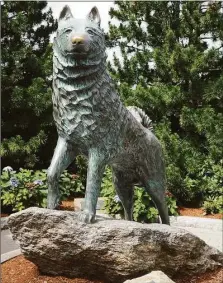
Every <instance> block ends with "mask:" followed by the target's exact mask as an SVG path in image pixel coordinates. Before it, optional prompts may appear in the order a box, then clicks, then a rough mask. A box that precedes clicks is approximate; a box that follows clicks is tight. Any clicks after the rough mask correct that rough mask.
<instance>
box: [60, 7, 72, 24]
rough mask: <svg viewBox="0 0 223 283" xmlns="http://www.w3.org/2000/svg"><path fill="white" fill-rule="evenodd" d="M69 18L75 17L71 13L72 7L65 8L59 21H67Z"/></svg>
mask: <svg viewBox="0 0 223 283" xmlns="http://www.w3.org/2000/svg"><path fill="white" fill-rule="evenodd" d="M69 18H73V15H72V13H71V10H70V7H69V6H67V5H66V6H64V7H63V10H62V11H61V12H60V17H59V21H61V20H67V19H69Z"/></svg>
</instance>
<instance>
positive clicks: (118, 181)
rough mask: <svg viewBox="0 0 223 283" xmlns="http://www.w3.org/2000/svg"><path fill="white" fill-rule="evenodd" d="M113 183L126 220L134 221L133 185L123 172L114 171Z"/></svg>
mask: <svg viewBox="0 0 223 283" xmlns="http://www.w3.org/2000/svg"><path fill="white" fill-rule="evenodd" d="M112 173H113V183H114V186H115V190H116V193H117V195H118V196H119V198H120V200H121V203H122V205H123V207H124V212H125V219H126V220H130V221H132V213H133V184H130V182H128V176H126V174H125V176H124V175H123V173H122V172H120V171H119V172H118V171H114V170H113V172H112Z"/></svg>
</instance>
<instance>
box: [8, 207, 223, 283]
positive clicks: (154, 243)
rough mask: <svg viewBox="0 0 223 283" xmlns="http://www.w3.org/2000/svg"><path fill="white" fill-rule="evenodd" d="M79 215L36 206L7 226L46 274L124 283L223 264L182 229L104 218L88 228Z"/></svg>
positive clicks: (220, 257) (218, 254)
mask: <svg viewBox="0 0 223 283" xmlns="http://www.w3.org/2000/svg"><path fill="white" fill-rule="evenodd" d="M77 215H78V214H77V213H75V212H68V211H56V210H49V209H41V208H34V207H32V208H29V209H26V210H24V211H21V212H18V213H15V214H13V215H11V216H10V217H9V220H8V225H9V227H10V230H11V232H12V234H13V237H14V238H15V239H17V240H18V241H19V243H20V247H21V250H22V253H23V254H24V256H25V257H26V258H27V259H29V260H30V261H32V262H33V263H35V264H36V265H37V266H38V267H39V270H40V272H42V273H44V274H51V275H65V276H68V277H87V278H91V279H92V278H98V279H101V280H104V281H105V282H106V283H108V282H114V283H119V282H123V281H125V280H127V279H132V278H136V277H139V276H142V275H145V274H147V273H148V272H151V271H152V270H162V271H163V272H165V273H166V274H167V275H168V276H170V277H171V276H173V275H175V274H182V275H193V274H196V273H203V272H205V271H206V270H208V269H214V268H216V267H218V266H220V265H222V264H223V255H222V253H221V252H219V251H218V250H216V249H214V248H211V247H209V246H208V245H206V244H205V242H204V241H202V240H200V239H199V238H197V237H196V236H194V235H192V234H190V233H189V232H187V231H185V230H183V229H179V228H173V227H170V226H167V225H162V224H140V223H136V222H129V221H125V220H112V219H106V218H103V217H98V218H97V222H96V223H94V224H84V223H80V222H79V221H78V220H77Z"/></svg>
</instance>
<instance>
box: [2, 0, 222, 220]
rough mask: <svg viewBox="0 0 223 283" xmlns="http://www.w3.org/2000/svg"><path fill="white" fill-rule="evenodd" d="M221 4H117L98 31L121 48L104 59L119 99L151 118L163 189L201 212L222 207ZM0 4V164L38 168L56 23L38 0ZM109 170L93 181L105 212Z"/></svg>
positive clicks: (50, 132)
mask: <svg viewBox="0 0 223 283" xmlns="http://www.w3.org/2000/svg"><path fill="white" fill-rule="evenodd" d="M222 9H223V4H222V2H220V1H210V2H207V1H151V2H137V1H135V2H134V1H131V2H128V1H126V2H124V1H117V2H116V5H115V9H111V10H110V15H111V18H113V19H116V20H118V21H119V23H118V24H117V25H113V24H110V29H109V32H108V34H107V35H106V38H107V44H108V47H115V46H117V47H118V48H120V50H121V56H118V57H117V56H116V55H114V62H113V64H111V63H108V68H109V71H110V73H111V75H112V76H113V78H114V80H115V83H116V84H117V88H118V90H119V94H120V96H121V99H122V100H123V102H124V103H125V104H126V105H136V106H138V107H140V108H142V109H143V110H144V111H145V112H146V113H147V114H148V115H149V117H150V118H151V119H152V120H153V124H154V131H155V134H156V135H157V137H158V138H159V139H160V141H161V143H162V146H163V150H164V154H165V160H166V173H167V182H168V190H169V191H170V192H171V193H172V194H173V195H174V196H175V197H176V199H177V203H178V204H181V205H187V206H202V205H203V206H204V207H205V209H206V211H207V212H209V213H210V212H219V211H221V210H222V189H223V169H222V168H223V149H222V148H223V147H222V144H223V130H222V129H223V115H222V113H223V109H222V108H223V91H222V89H223V72H222V69H223V56H222V54H223V12H222ZM1 10H2V15H1V16H2V21H1V23H2V25H1V34H2V37H1V46H2V58H1V59H2V60H1V70H2V76H1V80H2V81H1V82H2V90H1V91H2V125H1V126H2V144H1V155H2V167H5V166H8V165H10V166H12V167H13V168H14V169H15V170H17V171H18V169H19V168H21V167H22V168H26V169H31V168H32V169H43V168H47V167H48V166H49V163H50V159H51V157H52V154H53V150H54V147H55V144H56V139H57V133H56V130H55V127H54V124H53V119H52V103H51V91H52V90H51V83H52V81H51V80H52V76H51V75H52V46H51V44H50V43H49V38H50V34H51V33H52V32H53V31H55V30H56V26H57V23H56V20H54V19H53V16H52V11H51V10H50V9H48V8H47V2H45V1H35V2H34V1H33V2H31V1H26V2H24V1H22V2H19V1H13V2H12V1H9V2H8V1H7V2H3V3H1ZM78 162H79V163H80V166H79V169H78V170H79V174H80V175H81V184H82V186H83V187H84V186H85V183H86V166H85V161H84V159H83V158H82V157H79V159H78ZM73 168H75V172H76V170H77V167H76V166H74V167H73ZM80 168H81V169H80ZM25 172H26V173H25ZM27 172H29V171H24V172H20V173H21V174H22V175H24V176H25V174H31V173H27ZM38 172H40V171H38ZM18 174H19V173H18ZM35 174H37V173H35V172H34V171H33V172H32V174H31V175H30V178H31V179H30V182H31V183H32V180H33V178H34V175H35ZM67 174H69V173H67ZM109 174H110V173H109V172H107V174H106V176H105V179H104V182H103V186H104V184H105V183H106V182H107V185H106V186H107V192H105V190H104V187H103V186H102V187H103V189H102V191H104V194H105V195H106V194H108V195H110V202H109V204H108V209H110V210H111V211H110V212H111V213H113V212H112V209H113V208H112V207H113V206H116V208H117V211H118V210H119V203H116V202H114V200H113V197H114V193H112V191H113V189H112V190H111V191H110V184H111V183H110V181H109V180H110V179H109V178H110V175H109ZM31 176H32V177H31ZM4 178H5V177H3V179H4ZM64 178H66V177H64ZM8 182H9V180H8ZM67 182H68V180H67ZM73 185H74V184H73ZM9 187H10V186H9ZM9 187H8V188H9ZM74 187H75V185H74ZM45 189H46V188H45ZM74 190H76V189H75V188H74ZM71 191H72V190H71ZM135 192H136V196H135V202H136V203H137V200H140V201H139V203H140V202H141V203H143V202H144V201H143V200H144V199H146V201H145V202H148V203H149V201H150V200H149V197H148V196H144V194H145V193H142V195H141V196H140V193H141V190H140V188H137V189H136V190H135ZM137 194H138V195H137ZM173 206H174V204H173ZM143 209H144V208H143V207H141V209H140V213H141V211H142V212H143ZM136 211H137V210H134V213H135V214H134V215H135V216H134V217H135V219H136V218H137V217H138V219H139V218H140V217H141V216H140V213H138V216H137V212H136ZM151 213H152V214H153V215H154V217H155V214H156V213H155V211H153V212H151ZM142 215H143V213H142ZM143 217H144V216H142V218H141V220H142V219H143ZM152 217H153V216H152ZM143 221H144V220H143Z"/></svg>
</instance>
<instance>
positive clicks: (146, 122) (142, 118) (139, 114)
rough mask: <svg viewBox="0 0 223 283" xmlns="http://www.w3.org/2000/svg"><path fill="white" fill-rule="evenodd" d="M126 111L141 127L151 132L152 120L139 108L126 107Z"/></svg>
mask: <svg viewBox="0 0 223 283" xmlns="http://www.w3.org/2000/svg"><path fill="white" fill-rule="evenodd" d="M127 109H128V111H129V112H130V113H131V114H132V115H133V116H134V117H135V119H136V120H137V121H138V122H139V123H141V124H142V125H143V127H145V128H147V129H149V130H150V131H152V130H153V126H152V120H151V119H150V118H149V117H148V116H147V115H146V113H145V112H144V111H143V110H142V109H141V108H139V107H136V106H128V107H127Z"/></svg>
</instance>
